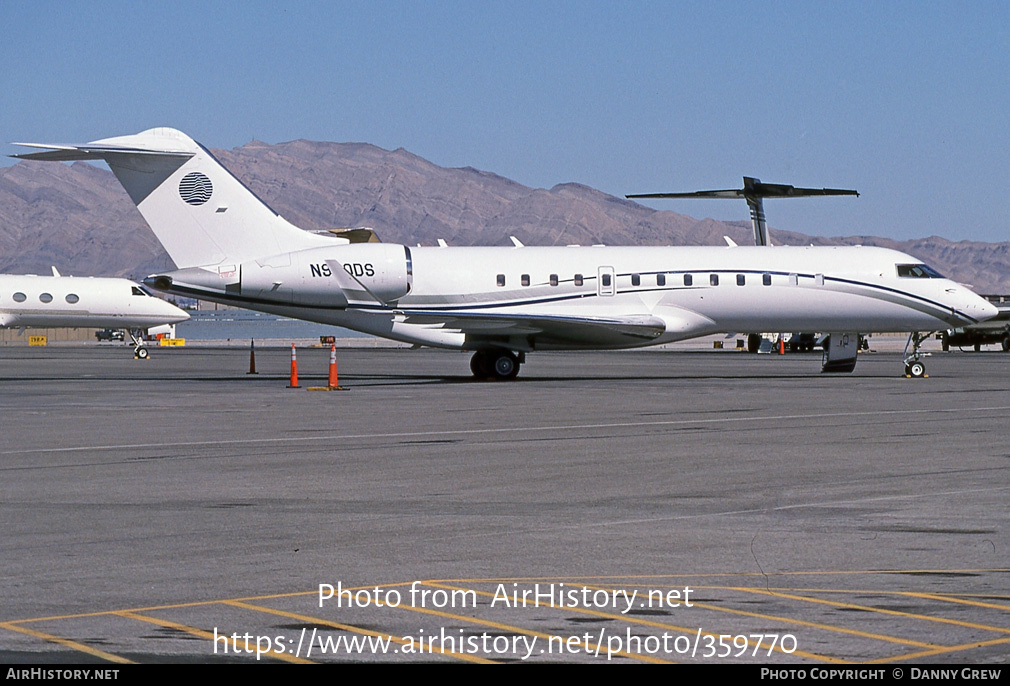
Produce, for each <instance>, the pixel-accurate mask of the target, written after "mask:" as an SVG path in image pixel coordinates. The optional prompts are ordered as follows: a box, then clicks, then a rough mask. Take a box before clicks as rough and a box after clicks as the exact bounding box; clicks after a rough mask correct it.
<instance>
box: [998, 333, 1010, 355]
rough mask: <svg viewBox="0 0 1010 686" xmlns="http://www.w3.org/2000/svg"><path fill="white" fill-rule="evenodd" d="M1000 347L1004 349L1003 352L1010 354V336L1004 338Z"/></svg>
mask: <svg viewBox="0 0 1010 686" xmlns="http://www.w3.org/2000/svg"><path fill="white" fill-rule="evenodd" d="M999 344H1000V347H1001V348H1003V352H1005V353H1010V334H1007V335H1006V336H1004V337H1003V340H1002V341H1000V342H999Z"/></svg>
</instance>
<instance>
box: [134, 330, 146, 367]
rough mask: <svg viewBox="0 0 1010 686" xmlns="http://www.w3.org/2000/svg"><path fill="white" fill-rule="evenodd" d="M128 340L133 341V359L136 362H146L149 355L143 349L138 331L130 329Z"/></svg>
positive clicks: (142, 342) (142, 341)
mask: <svg viewBox="0 0 1010 686" xmlns="http://www.w3.org/2000/svg"><path fill="white" fill-rule="evenodd" d="M130 338H131V339H133V357H134V359H137V360H146V359H147V358H148V356H149V355H150V353H149V352H147V348H145V347H144V340H143V339H142V338H141V331H140V329H130Z"/></svg>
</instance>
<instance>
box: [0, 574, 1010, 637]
mask: <svg viewBox="0 0 1010 686" xmlns="http://www.w3.org/2000/svg"><path fill="white" fill-rule="evenodd" d="M993 572H997V573H999V572H1010V568H1006V569H1004V568H995V569H905V570H901V569H883V570H882V569H868V570H828V571H809V572H765V573H762V572H725V573H712V574H640V575H625V576H617V575H611V576H587V577H556V576H555V577H506V578H498V579H492V578H483V579H458V578H453V579H431V580H427V581H424V580H420V579H412V580H410V581H398V582H392V583H387V584H378V586H379V588H396V587H406V586H410V584H412V583H414V582H415V581H417V583H422V584H426V583H457V584H460V583H469V584H498V583H509V582H520V583H533V582H537V581H540V582H556V583H571V582H575V581H577V582H593V581H595V582H599V583H602V582H613V581H629V582H633V581H636V580H637V581H642V580H653V579H655V580H657V581H659V580H670V579H686V580H688V581H690V580H692V579H712V578H743V577H759V578H773V577H791V576H831V575H839V576H843V575H844V576H852V575H880V574H882V575H891V574H968V573H976V574H979V573H993ZM375 587H376V584H371V585H368V586H360V587H353V588H352V587H348V588H346V589H344V590H348V591H352V592H353V591H357V590H371V589H373V588H375ZM698 588H708V589H722V588H735V587H725V586H698ZM811 591H812V592H821V593H828V592H836V593H846V592H849V591H828V590H825V589H811ZM852 592H856V591H852ZM862 592H865V593H897V592H900V591H876V590H873V591H862ZM318 593H319V590H318V588H316V589H313V590H311V591H294V592H291V593H272V594H267V595H257V596H242V597H239V598H228V599H219V600H202V601H197V602H190V603H173V604H168V605H152V606H146V607H135V608H127V609H125V610H122V611H124V612H154V611H157V610H172V609H177V608H191V607H200V606H206V605H216V604H217V603H221V602H226V601H227V600H237V601H260V600H270V599H275V598H298V597H301V596H311V595H317V594H318ZM997 597H999V596H997ZM119 611H120V610H100V611H98V612H82V613H78V614H69V615H50V616H45V617H27V618H24V619H15V620H10V621H7V622H5V623H4V625H9V626H13V625H15V624H27V623H31V622H45V621H51V620H61V619H79V618H83V617H101V616H104V615H110V614H114V613H116V612H119Z"/></svg>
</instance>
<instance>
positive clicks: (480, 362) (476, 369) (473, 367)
mask: <svg viewBox="0 0 1010 686" xmlns="http://www.w3.org/2000/svg"><path fill="white" fill-rule="evenodd" d="M488 366H489V365H488V354H487V351H486V350H478V351H477V352H475V353H474V354H473V357H471V358H470V371H471V372H472V373H473V375H474V378H477V379H486V378H488V377H489V376H491V370H490V369H488Z"/></svg>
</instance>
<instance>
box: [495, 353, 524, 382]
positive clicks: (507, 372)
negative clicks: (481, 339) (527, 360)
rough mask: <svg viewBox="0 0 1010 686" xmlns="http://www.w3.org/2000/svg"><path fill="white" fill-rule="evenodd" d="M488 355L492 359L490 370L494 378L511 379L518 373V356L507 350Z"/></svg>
mask: <svg viewBox="0 0 1010 686" xmlns="http://www.w3.org/2000/svg"><path fill="white" fill-rule="evenodd" d="M490 357H491V360H492V365H491V366H492V371H493V374H494V377H495V378H496V379H501V380H502V381H511V380H512V379H514V378H516V376H517V375H518V374H519V358H517V357H516V356H515V355H513V354H512V353H511V352H509V351H508V350H505V351H503V352H500V353H497V354H494V355H492V356H490Z"/></svg>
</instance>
